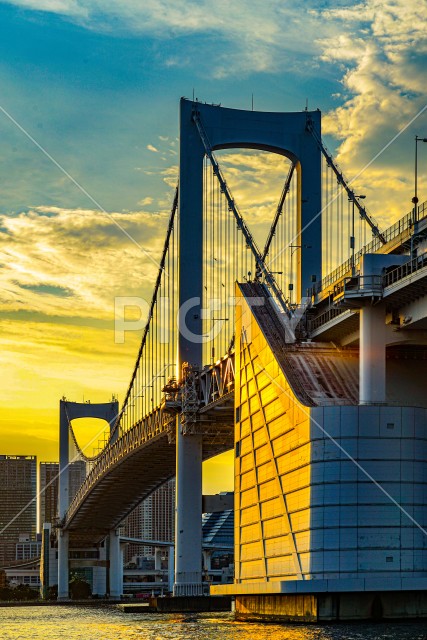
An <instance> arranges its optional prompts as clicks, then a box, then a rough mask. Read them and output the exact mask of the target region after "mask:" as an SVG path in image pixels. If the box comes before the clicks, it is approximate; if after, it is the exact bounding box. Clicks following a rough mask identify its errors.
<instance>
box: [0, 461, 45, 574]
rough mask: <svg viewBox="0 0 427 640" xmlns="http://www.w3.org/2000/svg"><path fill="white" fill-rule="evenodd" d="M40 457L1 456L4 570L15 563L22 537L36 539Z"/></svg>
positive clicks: (0, 545)
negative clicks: (23, 534) (21, 535)
mask: <svg viewBox="0 0 427 640" xmlns="http://www.w3.org/2000/svg"><path fill="white" fill-rule="evenodd" d="M36 494H37V458H36V456H11V455H0V531H2V533H1V534H0V567H2V566H5V565H7V564H8V563H11V562H14V561H15V556H16V543H17V542H18V541H19V534H21V533H26V534H28V536H29V537H31V538H33V539H35V535H36V526H37V509H36V497H37V496H36Z"/></svg>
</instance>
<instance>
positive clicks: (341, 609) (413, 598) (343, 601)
mask: <svg viewBox="0 0 427 640" xmlns="http://www.w3.org/2000/svg"><path fill="white" fill-rule="evenodd" d="M235 611H236V619H237V620H245V621H263V622H304V623H310V622H313V623H318V622H346V621H347V622H350V621H358V620H359V621H362V620H372V621H379V620H416V619H419V618H427V593H426V592H425V591H406V592H402V591H399V592H390V591H386V592H369V593H368V592H364V593H337V594H323V595H322V594H311V595H309V594H307V595H305V594H300V595H297V594H295V595H259V596H249V595H248V596H247V595H238V596H236V603H235Z"/></svg>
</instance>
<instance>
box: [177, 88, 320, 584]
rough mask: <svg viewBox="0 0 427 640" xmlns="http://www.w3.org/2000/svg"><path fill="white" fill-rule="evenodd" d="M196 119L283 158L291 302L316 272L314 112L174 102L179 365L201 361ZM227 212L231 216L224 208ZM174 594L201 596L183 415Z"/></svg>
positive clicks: (222, 144) (190, 432)
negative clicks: (293, 280) (293, 188)
mask: <svg viewBox="0 0 427 640" xmlns="http://www.w3.org/2000/svg"><path fill="white" fill-rule="evenodd" d="M196 118H197V119H198V120H199V121H201V122H202V124H203V128H204V130H205V132H206V135H207V138H208V140H209V143H210V146H211V149H212V150H216V149H228V148H249V149H258V150H262V151H268V152H272V153H277V154H280V155H284V156H286V157H288V158H290V159H291V160H292V162H294V163H295V164H296V171H297V184H298V187H297V192H298V202H297V237H296V240H295V244H297V245H298V246H299V248H300V251H298V252H297V273H298V277H297V287H296V295H297V300H300V299H301V297H302V296H303V295H304V294H305V291H306V289H307V288H308V287H310V286H311V282H312V277H313V276H316V277H317V278H319V276H320V274H321V245H322V241H321V215H320V212H321V208H322V204H321V152H320V148H319V146H318V144H317V142H316V139H315V136H313V134H312V132H311V131H310V130H309V128H308V126H307V123H308V119H310V123H311V125H310V126H311V127H312V128H314V129H315V131H316V134H317V137H318V138H320V135H321V131H320V129H321V114H320V111H314V112H305V111H303V112H297V113H267V112H266V113H264V112H258V111H242V110H237V109H227V108H223V107H221V106H216V105H207V104H202V103H200V102H197V101H196V102H194V101H190V100H186V99H184V98H183V99H181V111H180V169H179V212H180V218H179V219H180V223H179V237H180V246H179V307H180V315H179V344H178V367H179V371H181V367H182V365H183V363H185V362H187V363H189V364H190V365H191V366H192V367H196V368H198V367H201V366H202V364H203V363H202V345H203V341H204V337H203V335H202V317H203V310H202V308H201V300H202V292H203V287H204V282H203V275H202V274H203V268H202V267H203V159H204V157H205V153H206V146H205V143H206V141H205V143H204V142H203V140H202V138H201V136H200V134H199V131H198V128H197V126H196V122H195V120H196ZM230 215H231V213H230ZM176 495H177V505H176V547H175V548H176V556H175V585H174V594H175V595H196V594H199V593H202V566H201V558H202V533H201V524H200V523H201V518H202V432H201V430H200V429H198V427H197V422H195V423H191V421H189V420H188V417H186V416H185V412H184V411H183V414H182V416H181V419H180V422H179V424H178V427H177V494H176Z"/></svg>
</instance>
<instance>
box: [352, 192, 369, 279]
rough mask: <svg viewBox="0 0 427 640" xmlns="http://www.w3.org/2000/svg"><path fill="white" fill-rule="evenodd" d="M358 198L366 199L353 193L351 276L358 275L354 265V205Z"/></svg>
mask: <svg viewBox="0 0 427 640" xmlns="http://www.w3.org/2000/svg"><path fill="white" fill-rule="evenodd" d="M356 198H358V199H359V200H364V199H365V198H366V196H362V195H360V196H357V195H356V194H355V193H353V196H352V198H351V201H352V213H351V236H350V249H351V275H352V276H354V275H355V274H356V265H355V264H354V247H355V244H356V241H355V236H354V203H355V201H356Z"/></svg>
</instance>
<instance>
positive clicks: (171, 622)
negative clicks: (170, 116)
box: [0, 607, 427, 640]
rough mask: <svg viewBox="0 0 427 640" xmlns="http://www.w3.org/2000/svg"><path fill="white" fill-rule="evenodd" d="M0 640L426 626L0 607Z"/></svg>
mask: <svg viewBox="0 0 427 640" xmlns="http://www.w3.org/2000/svg"><path fill="white" fill-rule="evenodd" d="M0 637H1V640H21V639H22V640H136V639H138V640H188V639H189V638H194V639H195V640H427V623H400V624H398V623H392V624H386V623H383V624H375V625H372V624H352V625H328V626H313V625H277V624H250V623H244V622H235V621H234V618H233V615H232V614H223V613H215V614H212V613H204V614H181V615H178V614H169V615H163V614H140V613H132V614H129V613H122V612H121V611H118V610H116V609H114V608H113V607H109V608H97V609H92V608H85V607H79V608H76V607H19V608H0Z"/></svg>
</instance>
